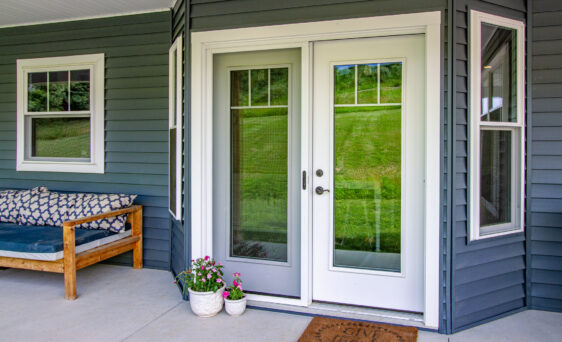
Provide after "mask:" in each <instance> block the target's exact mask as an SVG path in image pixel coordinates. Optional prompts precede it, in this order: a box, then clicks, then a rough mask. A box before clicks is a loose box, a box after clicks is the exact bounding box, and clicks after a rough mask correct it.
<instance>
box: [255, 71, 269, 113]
mask: <svg viewBox="0 0 562 342" xmlns="http://www.w3.org/2000/svg"><path fill="white" fill-rule="evenodd" d="M251 76H252V106H267V105H268V100H267V99H268V96H269V94H268V92H269V89H268V83H269V79H268V77H269V76H268V69H255V70H251Z"/></svg>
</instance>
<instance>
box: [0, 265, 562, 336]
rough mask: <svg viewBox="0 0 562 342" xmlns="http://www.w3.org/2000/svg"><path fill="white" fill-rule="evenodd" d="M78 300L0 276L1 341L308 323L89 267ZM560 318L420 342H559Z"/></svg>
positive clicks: (289, 331)
mask: <svg viewBox="0 0 562 342" xmlns="http://www.w3.org/2000/svg"><path fill="white" fill-rule="evenodd" d="M77 279H78V296H79V297H78V299H77V300H76V301H66V300H64V286H63V285H64V284H63V277H62V275H58V274H52V273H41V272H32V271H24V270H13V269H7V270H0V341H57V342H59V341H104V342H113V341H194V342H197V341H209V340H214V341H225V340H227V341H229V342H238V341H256V342H259V341H272V342H277V341H279V342H284V341H287V342H290V341H297V340H298V338H299V336H300V335H301V334H302V332H303V331H304V330H305V329H306V327H307V325H308V323H309V322H310V320H311V319H312V317H311V316H304V315H302V314H301V315H297V314H288V313H280V312H272V311H265V310H257V309H248V310H247V311H246V313H245V314H244V315H242V316H241V317H230V316H228V315H227V314H226V313H225V312H224V311H223V312H221V313H220V314H219V315H218V316H216V317H214V318H199V317H196V316H195V315H193V314H192V313H191V310H190V309H189V303H187V302H184V301H183V300H182V299H181V295H180V293H179V291H178V290H177V288H176V286H175V285H173V283H172V282H173V279H172V276H171V274H170V273H169V272H167V271H158V270H150V269H143V270H134V269H132V268H130V267H120V266H111V265H95V266H92V267H89V268H86V269H84V270H81V271H79V272H78V277H77ZM561 323H562V313H552V312H543V311H533V310H529V311H523V312H521V313H518V314H515V315H512V316H509V317H506V318H503V319H500V320H496V321H493V322H490V323H487V324H484V325H481V326H478V327H475V328H472V329H469V330H466V331H463V332H460V333H457V334H454V335H450V336H446V335H439V334H437V333H434V332H428V331H421V330H420V332H419V338H418V341H419V342H468V341H500V342H501V341H510V342H519V341H521V342H523V341H525V342H527V341H541V342H551V341H552V342H558V341H561V340H562V324H561Z"/></svg>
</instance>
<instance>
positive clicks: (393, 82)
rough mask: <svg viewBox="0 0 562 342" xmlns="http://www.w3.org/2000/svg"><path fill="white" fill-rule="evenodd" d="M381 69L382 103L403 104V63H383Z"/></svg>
mask: <svg viewBox="0 0 562 342" xmlns="http://www.w3.org/2000/svg"><path fill="white" fill-rule="evenodd" d="M380 68H381V103H402V63H400V62H398V63H383V64H381V65H380Z"/></svg>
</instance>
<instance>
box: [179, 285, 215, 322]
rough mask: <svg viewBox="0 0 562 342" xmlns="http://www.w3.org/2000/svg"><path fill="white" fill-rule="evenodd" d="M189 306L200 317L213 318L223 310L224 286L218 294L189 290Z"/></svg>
mask: <svg viewBox="0 0 562 342" xmlns="http://www.w3.org/2000/svg"><path fill="white" fill-rule="evenodd" d="M188 291H189V306H190V307H191V311H193V313H194V314H196V315H197V316H199V317H213V316H215V315H216V314H218V313H219V312H220V311H221V310H222V304H223V302H224V301H223V298H222V293H223V292H224V285H223V287H221V288H220V289H218V290H217V292H211V291H209V292H197V291H192V290H191V289H188Z"/></svg>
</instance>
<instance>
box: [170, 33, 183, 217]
mask: <svg viewBox="0 0 562 342" xmlns="http://www.w3.org/2000/svg"><path fill="white" fill-rule="evenodd" d="M182 41H183V35H180V36H179V37H178V38H176V41H175V42H174V44H172V47H170V50H169V52H168V59H169V61H168V65H169V73H168V74H169V75H168V79H169V84H168V85H169V86H168V113H169V118H168V123H169V124H168V130H170V129H173V128H175V129H176V170H175V172H176V184H168V196H170V195H171V191H170V190H171V187H172V186H175V187H176V207H175V208H168V210H169V211H170V214H171V215H172V216H173V217H174V218H175V219H176V220H180V219H181V203H182V202H181V196H182V192H181V189H182V151H183V149H182V129H183V124H182V98H183V97H182V90H183V89H182V88H183V87H182V74H183V72H182V61H183V57H182V50H183V43H182ZM174 52H175V53H176V60H175V61H174V60H173V55H174ZM174 63H175V66H176V68H175V69H176V74H175V81H176V83H175V84H174V77H173V76H174V75H173V73H174ZM174 95H175V97H174ZM174 99H175V101H176V105H175V108H176V110H175V112H174ZM174 118H175V119H176V122H175V123H176V124H175V125H174ZM169 138H170V134H169V133H168V139H169ZM169 144H170V142H169V141H168V146H169ZM168 153H169V151H168ZM168 172H172V170H170V169H169V167H168ZM168 183H169V177H168ZM168 206H169V203H168Z"/></svg>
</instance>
